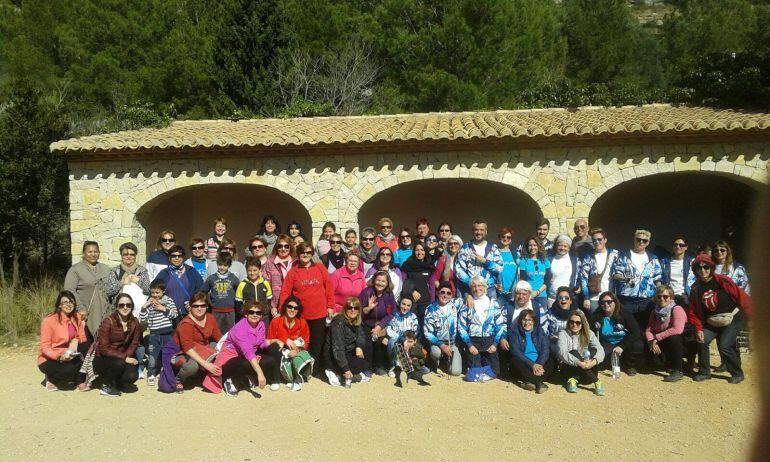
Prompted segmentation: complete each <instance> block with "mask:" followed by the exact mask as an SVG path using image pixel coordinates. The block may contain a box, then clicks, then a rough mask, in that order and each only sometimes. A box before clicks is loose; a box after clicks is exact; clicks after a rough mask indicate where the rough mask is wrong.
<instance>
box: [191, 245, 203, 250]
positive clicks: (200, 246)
mask: <svg viewBox="0 0 770 462" xmlns="http://www.w3.org/2000/svg"><path fill="white" fill-rule="evenodd" d="M190 248H191V249H192V250H203V249H204V248H205V247H203V246H202V245H194V246H192V247H190Z"/></svg>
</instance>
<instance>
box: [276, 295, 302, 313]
mask: <svg viewBox="0 0 770 462" xmlns="http://www.w3.org/2000/svg"><path fill="white" fill-rule="evenodd" d="M289 302H294V303H296V304H297V317H298V318H301V317H302V310H303V306H302V301H300V299H299V298H297V296H296V295H289V296H288V297H286V300H284V301H283V305H281V314H286V305H288V304H289Z"/></svg>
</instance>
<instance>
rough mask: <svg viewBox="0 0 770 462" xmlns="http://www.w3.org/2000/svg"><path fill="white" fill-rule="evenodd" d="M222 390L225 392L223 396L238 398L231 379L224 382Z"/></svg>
mask: <svg viewBox="0 0 770 462" xmlns="http://www.w3.org/2000/svg"><path fill="white" fill-rule="evenodd" d="M222 388H223V389H224V390H225V394H226V395H227V396H238V389H237V388H235V384H234V383H233V380H232V379H227V380H225V383H224V386H223V387H222Z"/></svg>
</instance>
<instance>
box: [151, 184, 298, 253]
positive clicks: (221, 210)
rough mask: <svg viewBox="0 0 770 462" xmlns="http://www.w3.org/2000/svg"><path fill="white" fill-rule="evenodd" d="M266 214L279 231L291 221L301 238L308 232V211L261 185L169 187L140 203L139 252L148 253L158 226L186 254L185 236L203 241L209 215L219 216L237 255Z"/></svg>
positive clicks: (210, 227) (211, 223) (210, 224)
mask: <svg viewBox="0 0 770 462" xmlns="http://www.w3.org/2000/svg"><path fill="white" fill-rule="evenodd" d="M268 214H269V215H274V216H275V217H276V218H277V219H278V222H279V223H280V225H281V231H282V232H285V231H286V228H287V227H288V224H289V222H291V221H292V220H296V221H297V222H299V224H300V225H301V226H302V231H303V233H304V234H305V236H307V237H308V238H309V237H310V235H311V234H312V228H311V224H312V222H311V219H310V215H309V213H308V211H307V209H305V207H304V206H303V205H302V204H301V203H300V202H299V201H298V200H296V199H294V198H293V197H291V196H290V195H289V194H286V193H284V192H282V191H279V190H277V189H275V188H271V187H269V186H262V185H247V184H208V185H196V186H188V187H184V188H179V189H175V190H172V191H169V192H167V193H165V194H162V195H160V196H158V197H156V198H154V199H153V200H151V201H150V202H148V203H147V204H145V205H144V206H142V208H141V209H139V211H138V212H137V219H138V221H139V223H140V224H141V225H142V226H143V227H144V229H145V231H146V234H147V240H146V248H145V250H146V251H147V254H146V255H149V254H150V253H152V251H153V250H154V249H155V244H156V241H157V238H158V236H159V235H160V233H161V231H163V230H164V229H172V230H174V232H175V233H176V238H177V243H179V244H181V245H182V246H184V247H185V249H186V250H187V253H188V254H189V249H188V247H189V246H188V244H189V242H190V239H191V238H193V237H201V238H203V239H208V238H209V237H211V235H212V234H213V232H214V219H215V218H218V217H223V218H225V219H226V220H227V236H229V237H230V238H231V239H234V240H235V242H236V243H237V245H238V258H242V257H243V255H241V254H242V253H243V249H244V248H245V247H246V245H247V241H248V240H249V239H251V238H252V237H253V236H254V235H255V234H256V233H257V231H258V230H259V226H260V224H261V223H262V218H263V217H264V216H265V215H268ZM188 256H189V255H188Z"/></svg>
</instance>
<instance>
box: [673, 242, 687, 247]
mask: <svg viewBox="0 0 770 462" xmlns="http://www.w3.org/2000/svg"><path fill="white" fill-rule="evenodd" d="M674 247H687V244H685V243H684V242H674Z"/></svg>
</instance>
